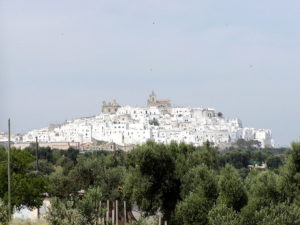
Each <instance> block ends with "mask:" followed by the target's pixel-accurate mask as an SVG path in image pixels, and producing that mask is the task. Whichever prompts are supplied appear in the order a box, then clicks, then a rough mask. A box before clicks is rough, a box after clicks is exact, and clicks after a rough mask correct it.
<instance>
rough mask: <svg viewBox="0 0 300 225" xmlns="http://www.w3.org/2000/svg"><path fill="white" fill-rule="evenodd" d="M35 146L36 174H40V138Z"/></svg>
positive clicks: (38, 215)
mask: <svg viewBox="0 0 300 225" xmlns="http://www.w3.org/2000/svg"><path fill="white" fill-rule="evenodd" d="M35 144H36V146H35V147H36V148H35V158H36V159H35V160H36V174H38V172H39V155H38V151H39V142H38V137H35ZM37 218H38V219H40V207H37Z"/></svg>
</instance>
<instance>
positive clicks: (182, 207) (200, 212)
mask: <svg viewBox="0 0 300 225" xmlns="http://www.w3.org/2000/svg"><path fill="white" fill-rule="evenodd" d="M210 208H211V203H210V201H209V200H208V199H207V198H206V197H205V194H204V191H203V190H202V189H199V190H197V191H196V192H191V193H190V194H189V195H188V196H187V197H186V198H185V199H184V200H183V201H181V202H179V203H178V204H177V206H176V212H175V216H176V224H178V225H207V224H208V218H207V214H208V211H209V209H210Z"/></svg>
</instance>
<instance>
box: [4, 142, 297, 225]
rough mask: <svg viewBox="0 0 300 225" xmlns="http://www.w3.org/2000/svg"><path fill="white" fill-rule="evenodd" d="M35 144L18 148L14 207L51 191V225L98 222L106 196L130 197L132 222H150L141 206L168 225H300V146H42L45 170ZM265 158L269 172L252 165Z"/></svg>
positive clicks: (34, 204)
mask: <svg viewBox="0 0 300 225" xmlns="http://www.w3.org/2000/svg"><path fill="white" fill-rule="evenodd" d="M34 149H35V147H34V145H33V146H31V147H29V148H27V149H25V150H18V149H13V150H12V187H13V188H12V205H13V207H14V208H22V207H25V206H26V207H30V208H34V207H38V206H40V205H41V204H42V200H43V198H44V196H45V193H47V195H48V196H49V197H50V198H51V203H52V207H51V209H50V210H49V212H48V214H47V216H46V219H47V221H48V223H49V224H52V225H56V224H57V225H58V224H60V225H63V224H76V225H80V224H94V225H95V224H100V221H99V218H103V217H105V207H106V205H105V204H104V203H105V202H106V201H107V200H110V201H111V202H112V201H115V200H118V201H119V202H120V203H121V202H123V201H126V202H127V212H128V215H127V220H128V223H130V224H147V220H143V219H142V220H139V221H135V220H134V219H133V217H132V216H131V215H130V212H131V207H132V206H133V205H135V204H137V206H138V207H139V209H140V210H141V211H142V212H143V216H144V217H147V216H153V215H157V213H158V212H160V213H162V215H163V218H162V220H166V221H168V224H170V225H201V224H203V225H204V224H210V225H227V224H228V225H268V224H270V225H271V224H272V225H277V224H278V225H279V224H280V225H282V224H286V225H289V224H300V143H293V144H292V147H291V149H260V148H259V145H258V144H257V143H255V142H253V143H252V142H251V143H247V142H245V141H239V142H238V143H237V144H236V145H235V146H233V147H231V148H229V149H226V150H224V151H219V150H218V149H217V148H215V147H212V146H211V145H210V143H205V144H204V145H203V146H201V147H195V146H192V145H188V144H184V143H181V144H176V143H171V144H168V145H164V144H158V143H154V142H148V143H146V144H144V145H141V146H138V147H136V148H135V149H134V150H132V151H131V152H129V153H125V152H122V151H114V152H104V151H95V152H89V153H79V151H78V150H75V149H69V150H67V151H61V150H55V149H50V148H40V150H39V154H38V156H39V172H36V166H35V154H34V153H35V152H34ZM6 157H7V156H6V150H5V149H4V148H0V223H3V224H5V223H6V222H7V220H8V218H7V213H6V212H7V164H6V159H7V158H6ZM264 163H266V164H267V169H250V168H248V165H250V164H258V165H262V164H264ZM100 202H102V207H101V205H100ZM122 207H123V205H122V204H120V205H119V211H120V212H123V211H122V210H123V208H122ZM119 219H120V221H123V213H119Z"/></svg>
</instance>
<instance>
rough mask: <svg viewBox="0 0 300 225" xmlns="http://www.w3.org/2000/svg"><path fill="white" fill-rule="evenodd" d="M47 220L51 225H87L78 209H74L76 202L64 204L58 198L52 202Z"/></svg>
mask: <svg viewBox="0 0 300 225" xmlns="http://www.w3.org/2000/svg"><path fill="white" fill-rule="evenodd" d="M46 220H47V221H48V222H49V223H50V224H51V225H87V224H88V223H87V221H86V219H85V218H84V216H83V215H82V214H81V213H80V212H79V210H78V209H76V208H74V202H72V201H67V202H66V203H64V202H62V201H61V200H59V199H58V198H53V199H52V200H51V207H50V208H49V210H48V212H47V215H46Z"/></svg>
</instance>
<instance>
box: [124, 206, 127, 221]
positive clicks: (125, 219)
mask: <svg viewBox="0 0 300 225" xmlns="http://www.w3.org/2000/svg"><path fill="white" fill-rule="evenodd" d="M126 223H127V218H126V201H124V224H125V225H126Z"/></svg>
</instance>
